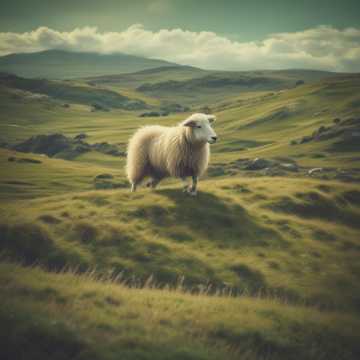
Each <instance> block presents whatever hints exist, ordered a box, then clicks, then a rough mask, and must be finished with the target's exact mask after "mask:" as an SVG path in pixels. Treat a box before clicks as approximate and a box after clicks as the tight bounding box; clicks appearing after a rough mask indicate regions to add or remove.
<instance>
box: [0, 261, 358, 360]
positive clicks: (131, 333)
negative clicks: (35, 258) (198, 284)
mask: <svg viewBox="0 0 360 360" xmlns="http://www.w3.org/2000/svg"><path fill="white" fill-rule="evenodd" d="M107 279H108V280H106V279H105V280H103V281H101V282H100V281H96V276H94V275H92V274H91V273H90V274H88V275H85V276H76V275H73V274H72V273H61V274H47V273H44V272H43V271H42V270H41V269H39V268H33V269H25V268H22V267H19V266H15V265H12V264H7V263H5V264H0V286H1V289H2V306H1V309H0V321H1V328H0V355H1V357H2V359H4V360H5V359H6V360H7V359H22V358H24V357H26V358H27V359H34V360H35V359H48V358H49V356H51V358H52V359H57V360H68V359H79V360H80V359H84V358H88V359H89V358H91V359H99V360H100V359H103V360H112V359H114V360H115V359H119V358H121V359H124V360H136V359H144V360H150V359H160V360H165V359H179V360H180V359H189V360H195V359H197V360H205V359H214V360H215V359H248V360H261V359H268V360H275V359H276V360H295V359H296V360H298V359H308V360H318V359H333V360H353V359H356V358H357V356H358V355H359V353H360V348H359V335H358V334H359V332H360V323H359V320H358V319H355V318H353V317H351V316H350V315H349V314H342V313H338V312H326V311H319V310H317V309H311V308H307V307H304V306H297V307H294V306H289V305H287V304H285V303H283V302H281V301H278V300H276V299H261V298H248V297H242V298H231V297H228V296H226V295H225V296H224V297H218V296H217V297H209V296H207V295H206V292H204V293H203V294H202V295H197V296H192V295H190V294H186V293H184V292H183V290H182V289H181V286H179V287H178V288H177V290H176V291H168V290H159V289H153V288H152V287H153V286H154V284H151V282H149V283H148V285H147V288H145V289H129V288H128V287H127V286H126V285H125V284H123V283H122V284H121V283H120V284H119V282H113V281H111V276H110V281H109V277H108V278H107ZM11 299H12V300H11Z"/></svg>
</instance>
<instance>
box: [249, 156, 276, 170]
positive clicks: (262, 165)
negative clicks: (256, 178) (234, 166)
mask: <svg viewBox="0 0 360 360" xmlns="http://www.w3.org/2000/svg"><path fill="white" fill-rule="evenodd" d="M274 164H275V162H274V161H272V160H267V159H262V158H256V159H254V160H253V161H252V162H250V164H249V165H247V166H246V168H245V170H262V169H266V168H268V167H271V166H273V165H274Z"/></svg>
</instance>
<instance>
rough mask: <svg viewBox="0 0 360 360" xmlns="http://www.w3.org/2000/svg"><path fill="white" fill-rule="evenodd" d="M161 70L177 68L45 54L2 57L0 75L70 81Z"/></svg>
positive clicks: (131, 59)
mask: <svg viewBox="0 0 360 360" xmlns="http://www.w3.org/2000/svg"><path fill="white" fill-rule="evenodd" d="M159 66H176V64H174V63H170V62H167V61H164V60H157V59H147V58H143V57H138V56H133V55H127V54H106V55H101V54H98V53H85V52H70V51H63V50H45V51H40V52H34V53H22V54H10V55H5V56H1V57H0V71H3V72H9V73H13V74H15V75H18V76H23V77H28V78H48V79H71V78H80V77H88V76H96V75H105V74H107V75H112V74H120V73H129V72H134V71H140V70H145V69H150V68H155V67H159Z"/></svg>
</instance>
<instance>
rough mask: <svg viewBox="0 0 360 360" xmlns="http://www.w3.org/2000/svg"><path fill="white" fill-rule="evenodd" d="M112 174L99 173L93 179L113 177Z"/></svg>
mask: <svg viewBox="0 0 360 360" xmlns="http://www.w3.org/2000/svg"><path fill="white" fill-rule="evenodd" d="M113 178H114V176H112V175H111V174H99V175H97V176H95V179H94V180H95V181H96V180H99V179H113Z"/></svg>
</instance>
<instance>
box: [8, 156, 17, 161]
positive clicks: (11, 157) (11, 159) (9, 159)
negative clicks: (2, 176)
mask: <svg viewBox="0 0 360 360" xmlns="http://www.w3.org/2000/svg"><path fill="white" fill-rule="evenodd" d="M8 161H10V162H13V161H16V157H15V156H10V157H8Z"/></svg>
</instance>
